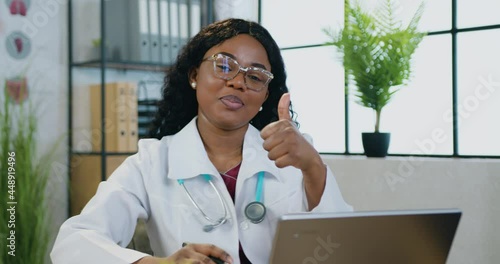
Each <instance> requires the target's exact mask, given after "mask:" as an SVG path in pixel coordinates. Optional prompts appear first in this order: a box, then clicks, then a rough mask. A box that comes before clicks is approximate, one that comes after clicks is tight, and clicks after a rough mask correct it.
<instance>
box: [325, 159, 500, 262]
mask: <svg viewBox="0 0 500 264" xmlns="http://www.w3.org/2000/svg"><path fill="white" fill-rule="evenodd" d="M323 158H324V160H325V162H326V163H327V164H328V165H329V166H330V168H331V169H332V170H333V171H334V174H335V175H336V178H337V181H338V183H339V185H340V187H341V190H342V193H343V195H344V198H345V199H346V200H347V202H348V203H350V204H351V205H353V206H354V208H355V210H356V211H365V210H394V209H429V208H459V209H461V210H462V212H463V214H462V219H461V221H460V224H459V227H458V231H457V234H456V236H455V241H454V244H453V246H452V249H451V252H450V256H449V258H448V263H454V264H456V263H457V264H458V263H464V264H465V263H467V264H468V263H500V250H499V249H500V230H499V229H498V226H497V225H498V224H500V206H499V205H500V160H488V159H450V158H414V157H411V158H409V157H401V158H400V157H389V158H383V159H380V158H366V157H363V156H352V157H346V156H331V155H324V156H323Z"/></svg>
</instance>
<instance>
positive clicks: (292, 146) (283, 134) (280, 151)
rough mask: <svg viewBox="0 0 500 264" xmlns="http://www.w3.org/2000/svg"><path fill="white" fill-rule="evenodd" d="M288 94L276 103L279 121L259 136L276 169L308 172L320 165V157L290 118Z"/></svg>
mask: <svg viewBox="0 0 500 264" xmlns="http://www.w3.org/2000/svg"><path fill="white" fill-rule="evenodd" d="M289 106H290V94H289V93H285V94H283V96H281V99H280V101H279V103H278V117H279V120H278V121H276V122H273V123H271V124H269V125H267V126H266V127H264V128H263V129H262V131H261V133H260V136H261V137H262V138H263V139H264V149H265V150H267V151H268V157H269V159H271V160H273V161H274V162H275V164H276V166H277V167H279V168H284V167H287V166H294V167H295V168H297V169H300V170H302V171H308V170H309V169H310V168H311V166H314V165H317V164H318V162H320V163H321V165H322V161H321V157H320V156H319V153H318V152H317V151H316V150H315V149H314V147H313V146H312V145H311V144H310V143H309V142H308V141H307V140H306V139H305V138H304V136H302V134H301V133H300V131H299V130H298V128H297V127H296V125H295V123H294V122H293V121H292V118H291V116H290V110H289Z"/></svg>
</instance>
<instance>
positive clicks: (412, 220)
mask: <svg viewBox="0 0 500 264" xmlns="http://www.w3.org/2000/svg"><path fill="white" fill-rule="evenodd" d="M460 217H461V212H460V210H458V209H438V210H436V209H435V210H410V211H371V212H352V213H300V214H288V215H284V216H282V218H281V219H280V221H279V223H278V228H277V231H276V235H275V238H274V244H273V251H272V254H271V260H270V263H276V264H277V263H302V264H315V263H349V264H351V263H426V264H434V263H436V264H438V263H439V264H444V263H446V259H447V257H448V253H449V251H450V248H451V245H452V242H453V238H454V236H455V232H456V230H457V226H458V223H459V220H460Z"/></svg>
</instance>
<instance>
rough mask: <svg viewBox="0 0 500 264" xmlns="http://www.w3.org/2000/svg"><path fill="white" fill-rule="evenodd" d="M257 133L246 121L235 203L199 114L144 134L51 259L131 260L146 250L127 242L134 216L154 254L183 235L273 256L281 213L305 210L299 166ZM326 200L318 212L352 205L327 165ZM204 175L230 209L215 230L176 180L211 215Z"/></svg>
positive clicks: (219, 211) (211, 197)
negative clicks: (165, 130) (280, 159)
mask: <svg viewBox="0 0 500 264" xmlns="http://www.w3.org/2000/svg"><path fill="white" fill-rule="evenodd" d="M262 144H263V139H262V138H261V137H260V132H259V131H258V130H257V129H256V128H254V127H253V126H249V128H248V131H247V132H246V134H245V139H244V144H243V160H242V163H241V167H240V171H239V174H238V181H237V184H236V197H235V203H234V206H233V202H232V200H231V197H230V195H229V192H228V191H227V188H226V187H225V185H224V182H223V180H222V179H221V176H220V175H219V172H218V171H217V169H216V168H215V167H214V166H213V164H212V163H211V162H210V160H209V159H208V156H207V154H206V152H205V149H204V146H203V143H202V141H201V138H200V135H199V134H198V130H197V128H196V118H194V119H193V120H192V121H191V122H190V123H189V124H188V125H187V126H186V127H184V128H183V129H182V130H181V131H180V132H179V133H177V134H175V135H172V136H166V137H163V138H162V139H161V140H156V139H144V140H140V141H139V151H138V153H137V154H135V155H133V156H131V157H129V158H127V159H126V160H125V162H123V164H121V165H120V166H119V167H118V168H117V169H116V171H115V172H113V174H112V175H111V177H110V178H109V179H108V180H107V181H105V182H102V183H100V185H99V188H98V190H97V193H96V195H95V196H94V197H93V198H92V199H91V200H90V202H89V203H88V204H87V205H86V206H85V208H84V209H83V211H82V213H81V214H80V215H78V216H74V217H72V218H70V219H68V220H67V221H66V222H65V223H64V224H63V225H62V226H61V229H60V231H59V234H58V237H57V239H56V242H55V245H54V248H53V250H52V252H51V258H52V261H53V263H54V264H60V263H61V264H69V263H85V264H88V263H106V264H111V263H132V262H135V261H137V260H138V259H140V258H142V257H144V256H146V254H144V253H141V252H137V251H133V250H130V249H126V248H123V247H125V246H126V245H127V244H128V243H129V242H130V240H131V238H132V236H133V233H134V229H135V224H136V221H137V219H139V218H142V219H146V223H147V231H148V236H149V239H150V242H151V248H152V250H153V252H154V253H155V256H162V257H164V256H169V255H171V254H173V253H174V252H176V251H177V250H179V249H180V248H181V245H182V243H183V242H191V243H211V244H214V245H217V246H218V247H220V248H222V249H224V250H226V251H227V252H228V253H229V254H230V255H231V256H232V257H233V259H234V260H235V263H239V255H238V241H240V242H241V245H242V247H243V250H244V251H245V254H246V255H247V257H248V258H249V259H250V261H252V263H257V264H260V263H267V262H268V261H269V258H270V254H271V248H272V242H273V237H274V233H275V230H276V226H277V221H278V218H279V217H280V216H281V215H283V214H286V213H291V212H304V211H307V199H306V195H305V191H304V186H303V179H302V173H301V171H300V170H298V169H296V168H294V167H287V168H283V169H279V168H277V167H276V166H275V164H274V162H273V161H271V160H269V159H268V157H267V152H266V150H264V148H263V147H262ZM259 171H265V172H266V173H265V178H264V185H263V202H264V204H265V205H266V208H267V214H266V216H265V219H264V220H263V221H262V222H261V223H259V224H252V223H250V222H249V221H248V220H247V219H246V218H245V216H244V208H245V206H246V205H247V204H248V203H249V202H252V201H254V200H255V190H256V183H257V174H258V172H259ZM327 171H328V172H327V181H326V187H325V191H324V193H323V196H322V198H321V202H320V203H319V205H318V206H316V207H315V208H314V209H313V210H312V211H313V212H341V211H351V210H352V207H351V206H349V205H348V204H347V203H346V202H345V201H344V199H343V198H342V195H341V193H340V190H339V187H338V185H337V182H336V181H335V178H334V176H333V174H332V172H331V171H330V169H329V168H328V169H327ZM201 174H210V175H212V181H213V183H214V184H215V186H217V188H218V190H219V192H220V193H221V196H222V198H223V199H224V200H225V204H226V205H227V207H228V208H227V209H228V217H229V220H228V222H227V223H225V224H224V225H222V226H220V227H218V228H216V229H214V230H213V231H212V232H210V233H206V232H204V231H203V230H202V228H203V225H206V224H209V222H207V221H206V220H205V219H204V218H203V216H202V215H201V213H200V211H199V210H197V209H196V208H195V207H194V205H193V204H192V203H191V201H190V200H189V198H188V196H187V195H186V192H185V191H184V189H183V187H182V186H180V185H179V183H178V181H177V180H178V179H184V180H185V184H186V187H187V188H188V190H189V191H190V193H191V194H192V195H193V196H194V199H195V200H196V202H197V203H198V204H199V205H200V208H202V210H203V211H204V212H205V213H206V214H207V215H209V216H210V217H212V218H214V219H218V218H220V217H222V216H223V214H224V210H223V207H222V204H221V203H220V201H219V198H218V196H217V195H216V193H215V191H214V189H213V188H212V187H211V186H210V185H209V183H208V182H206V181H205V180H204V179H203V177H201V176H200V175H201Z"/></svg>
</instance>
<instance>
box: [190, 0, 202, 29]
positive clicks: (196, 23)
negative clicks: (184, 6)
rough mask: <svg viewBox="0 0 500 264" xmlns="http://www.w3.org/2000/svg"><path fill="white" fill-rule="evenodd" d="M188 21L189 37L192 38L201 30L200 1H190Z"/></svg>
mask: <svg viewBox="0 0 500 264" xmlns="http://www.w3.org/2000/svg"><path fill="white" fill-rule="evenodd" d="M189 19H190V21H189V22H190V28H189V37H190V38H192V37H194V36H195V35H196V34H198V32H199V31H200V30H201V0H191V4H190V5H189Z"/></svg>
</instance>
